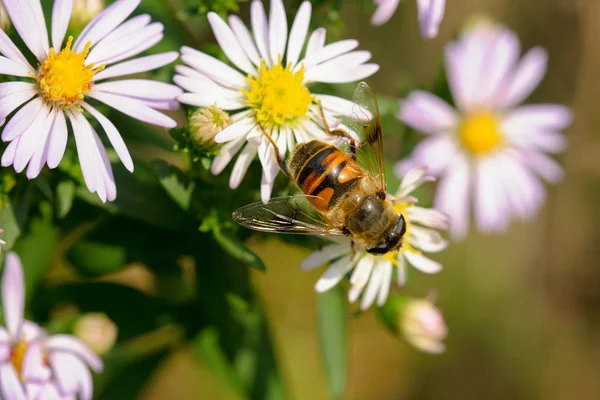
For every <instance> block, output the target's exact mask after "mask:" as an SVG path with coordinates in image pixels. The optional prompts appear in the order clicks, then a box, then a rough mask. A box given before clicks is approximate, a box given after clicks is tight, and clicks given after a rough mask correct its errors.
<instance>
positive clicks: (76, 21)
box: [71, 0, 105, 29]
mask: <svg viewBox="0 0 600 400" xmlns="http://www.w3.org/2000/svg"><path fill="white" fill-rule="evenodd" d="M104 5H105V4H104V0H75V1H74V2H73V12H72V14H71V24H72V25H73V27H75V28H78V29H82V28H83V27H84V26H85V25H86V24H87V23H88V22H90V21H91V20H92V19H93V18H94V17H95V16H96V15H98V13H100V11H102V10H103V9H104Z"/></svg>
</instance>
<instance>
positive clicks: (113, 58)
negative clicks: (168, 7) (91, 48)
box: [86, 22, 164, 65]
mask: <svg viewBox="0 0 600 400" xmlns="http://www.w3.org/2000/svg"><path fill="white" fill-rule="evenodd" d="M163 31H164V26H163V25H162V24H161V23H158V22H156V23H154V24H151V25H149V26H148V27H146V28H145V29H144V30H143V31H142V32H139V34H140V36H136V37H135V39H134V40H127V41H125V42H123V43H122V44H120V45H119V46H117V45H115V46H111V47H110V48H109V49H107V50H108V51H109V53H108V54H107V55H106V58H102V59H100V60H99V61H98V63H102V64H104V65H110V64H114V63H116V62H119V61H123V60H126V59H128V58H130V57H133V56H137V55H138V54H140V53H142V52H144V51H146V50H148V49H150V48H152V47H154V46H155V45H156V44H158V43H159V42H160V41H161V40H162V39H163V37H164V33H163ZM86 61H87V64H90V61H89V60H86Z"/></svg>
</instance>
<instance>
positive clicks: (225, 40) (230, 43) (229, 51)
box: [208, 12, 257, 75]
mask: <svg viewBox="0 0 600 400" xmlns="http://www.w3.org/2000/svg"><path fill="white" fill-rule="evenodd" d="M208 22H209V23H210V26H211V28H212V30H213V32H214V34H215V38H216V39H217V43H219V46H220V47H221V49H222V50H223V52H224V53H225V55H226V56H227V58H228V59H229V60H230V61H231V62H232V63H233V64H234V65H235V66H236V67H238V68H239V69H241V70H242V71H244V72H246V73H247V74H251V75H255V74H256V73H257V72H256V69H255V68H254V66H253V65H252V63H251V62H250V60H249V59H248V57H247V56H246V53H245V52H244V50H243V49H242V46H240V42H238V40H237V38H236V37H235V34H234V33H233V31H232V30H231V28H229V26H228V25H227V23H226V22H225V21H223V20H222V19H221V17H219V16H218V15H217V14H216V13H214V12H209V13H208Z"/></svg>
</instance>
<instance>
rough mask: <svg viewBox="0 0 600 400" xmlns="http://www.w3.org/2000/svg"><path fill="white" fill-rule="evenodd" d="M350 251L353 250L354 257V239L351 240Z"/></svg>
mask: <svg viewBox="0 0 600 400" xmlns="http://www.w3.org/2000/svg"><path fill="white" fill-rule="evenodd" d="M350 251H351V252H352V257H354V255H355V254H356V246H355V245H354V240H353V241H351V242H350Z"/></svg>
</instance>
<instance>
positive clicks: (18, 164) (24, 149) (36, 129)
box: [13, 104, 50, 173]
mask: <svg viewBox="0 0 600 400" xmlns="http://www.w3.org/2000/svg"><path fill="white" fill-rule="evenodd" d="M49 113H50V110H49V109H48V107H47V106H46V105H45V104H44V105H43V106H42V108H41V110H40V111H39V112H38V114H37V115H36V117H35V119H34V120H33V122H32V123H31V125H30V126H29V128H27V129H26V130H25V132H23V134H22V135H21V137H20V138H19V145H18V146H17V152H16V153H15V162H14V163H13V166H14V167H15V171H17V172H18V173H20V172H21V171H23V170H24V169H25V167H26V166H27V164H28V163H29V161H31V158H32V157H33V154H34V153H35V150H36V148H37V145H38V143H39V142H40V141H41V140H42V136H43V134H44V131H45V124H46V120H47V118H48V114H49Z"/></svg>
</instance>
